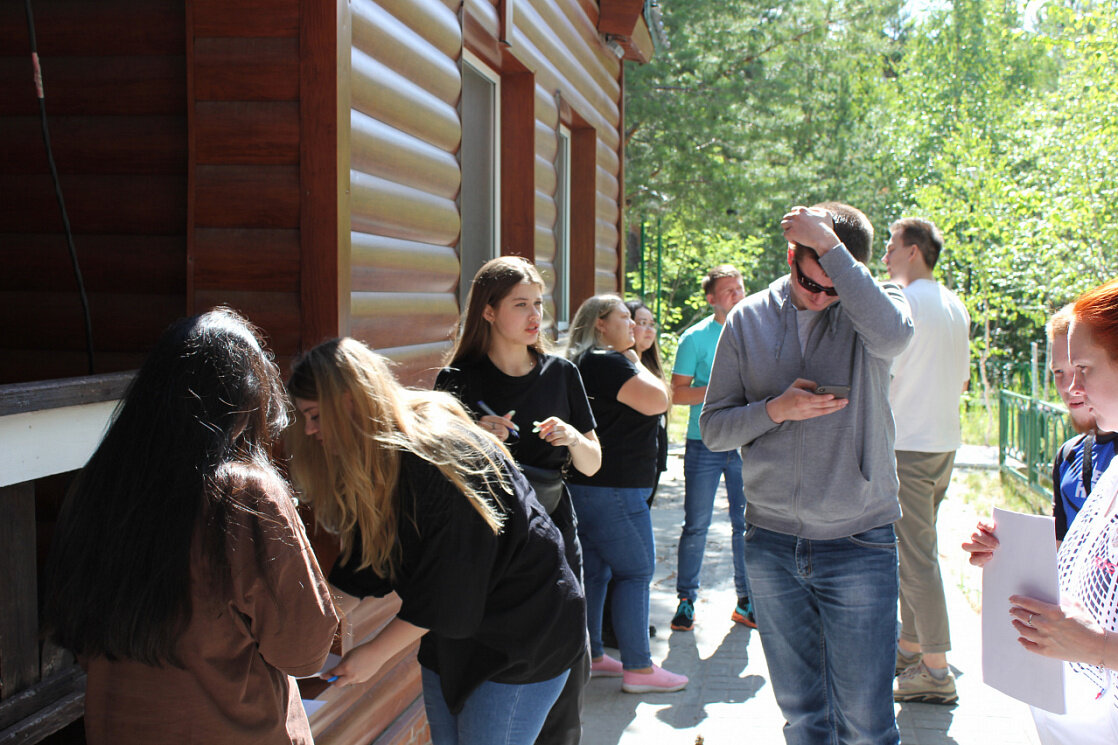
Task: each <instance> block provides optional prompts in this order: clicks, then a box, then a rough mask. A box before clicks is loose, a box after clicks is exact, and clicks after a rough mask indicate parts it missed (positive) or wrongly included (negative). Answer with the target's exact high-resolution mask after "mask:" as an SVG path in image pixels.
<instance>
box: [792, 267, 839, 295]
mask: <svg viewBox="0 0 1118 745" xmlns="http://www.w3.org/2000/svg"><path fill="white" fill-rule="evenodd" d="M792 263H793V264H794V265H795V267H796V280H797V281H798V282H799V283H800V287H802V288H804V289H805V290H807V291H808V292H810V293H811V294H812V295H818V294H819V293H820V292H822V293H823V294H824V295H826V296H827V297H838V290H836V289H835V288H834V287H824V286H823V285H821V284H819V283H818V282H816V281H814V280H812V279H809V278H807V277H805V276H804V272H803V270H802V269H800V262H798V261H794V262H792Z"/></svg>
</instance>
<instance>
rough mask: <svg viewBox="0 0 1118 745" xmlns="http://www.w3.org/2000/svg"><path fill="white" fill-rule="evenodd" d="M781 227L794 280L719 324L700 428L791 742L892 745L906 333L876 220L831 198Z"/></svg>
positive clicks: (908, 322)
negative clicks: (895, 396)
mask: <svg viewBox="0 0 1118 745" xmlns="http://www.w3.org/2000/svg"><path fill="white" fill-rule="evenodd" d="M781 227H782V228H783V230H784V235H785V237H786V238H787V240H788V266H789V267H790V269H791V273H790V274H789V275H786V276H784V277H781V278H780V279H778V280H776V281H775V282H773V283H772V284H770V285H769V287H768V289H767V290H763V291H761V292H758V293H755V294H754V295H751V296H750V297H748V298H746V299H745V300H744V301H743V302H741V303H739V304H738V306H737V307H736V308H735V309H734V310H733V311H732V312H731V313H730V315H729V316H728V317H727V319H726V324H725V327H724V329H723V331H722V336H721V338H720V339H719V342H718V351H717V352H716V354H715V358H714V366H713V368H712V370H711V376H710V383H709V386H708V388H707V394H706V402H705V404H704V406H703V413H702V415H701V417H700V420H699V425H700V430H701V433H702V438H703V442H704V443H705V444H706V445H707V447H709V448H710V449H711V450H714V451H725V450H731V449H734V448H741V456H742V461H743V467H742V476H743V480H744V482H745V493H746V494H749V495H750V499H749V502H748V505H747V507H746V514H745V517H746V523H747V525H748V528H747V531H746V548H745V554H746V565H747V566H748V571H749V581H750V585H751V588H752V592H753V600H754V604H755V610H756V616H757V624H758V628H759V630H760V635H761V644H762V646H763V647H764V650H765V658H766V659H767V660H768V664H769V677H770V678H771V680H772V684H773V691H774V693H775V694H776V699H777V702H778V703H779V704H780V707H781V711H782V713H783V714H784V717H785V718H786V719H787V720H788V723H787V724H786V725H785V727H784V736H785V739H786V740H787V742H788V743H789V745H808V744H809V743H811V744H814V743H822V742H828V743H831V742H840V743H859V744H868V743H873V744H874V745H895V744H896V743H898V742H899V740H900V737H899V734H898V731H897V725H896V720H895V718H894V716H893V672H894V665H895V662H896V660H895V655H896V635H895V632H896V626H895V624H896V608H897V548H896V536H895V533H894V531H893V523H894V522H895V521H896V520H897V518H899V517H900V514H901V511H900V506H899V504H898V502H897V471H896V462H895V460H894V455H893V438H894V429H893V417H892V413H891V412H890V410H889V368H890V363H891V362H892V359H893V357H895V356H896V355H897V354H899V353H900V352H901V351H902V350H903V349H904V348H905V345H907V344H908V342H909V339H911V338H912V334H913V323H912V317H911V314H910V312H909V307H908V303H907V301H906V300H905V296H904V293H903V292H902V291H901V288H900V287H898V286H896V285H891V284H884V285H883V284H878V283H877V282H876V281H874V279H873V277H872V276H870V273H869V270H868V269H867V268H866V264H867V262H868V261H869V259H870V246H871V245H872V243H873V226H872V225H871V224H870V222H869V220H868V219H867V218H866V216H865V215H864V214H862V213H861V212H860V211H858V210H856V209H854V208H853V207H850V206H848V205H843V204H838V203H834V202H829V203H824V204H821V205H817V206H815V207H812V208H810V209H808V208H804V207H795V208H793V209H792V211H791V212H789V213H788V214H787V215H785V216H784V218H783V220H782V221H781Z"/></svg>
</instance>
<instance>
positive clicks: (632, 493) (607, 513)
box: [567, 484, 656, 670]
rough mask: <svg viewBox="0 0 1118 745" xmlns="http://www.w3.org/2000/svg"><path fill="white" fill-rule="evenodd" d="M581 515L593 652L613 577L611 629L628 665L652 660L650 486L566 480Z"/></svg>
mask: <svg viewBox="0 0 1118 745" xmlns="http://www.w3.org/2000/svg"><path fill="white" fill-rule="evenodd" d="M567 488H568V489H569V490H570V492H571V498H572V499H573V500H574V504H575V513H576V514H577V515H578V537H579V540H580V541H581V542H582V559H583V571H584V572H585V576H586V588H585V589H586V626H587V629H588V630H589V631H590V655H591V656H592V657H594V658H597V657H601V656H602V609H603V607H604V606H605V602H606V585H607V584H608V583H609V579H610V577H611V576H612V577H613V606H612V610H613V631H614V633H615V634H617V643H618V645H619V646H620V648H621V664H622V665H623V666H624V667H625V669H626V670H640V669H642V668H646V667H648V666H649V665H651V664H652V657H651V655H650V654H649V650H648V586H649V583H650V582H651V581H652V571H653V569H654V568H655V566H656V548H655V546H654V544H653V540H652V516H651V515H650V514H649V511H648V502H647V501H646V500H647V499H648V495H649V493H651V491H652V487H648V488H639V489H637V488H621V487H606V486H584V485H580V484H568V485H567Z"/></svg>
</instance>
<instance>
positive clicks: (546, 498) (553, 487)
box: [518, 463, 563, 515]
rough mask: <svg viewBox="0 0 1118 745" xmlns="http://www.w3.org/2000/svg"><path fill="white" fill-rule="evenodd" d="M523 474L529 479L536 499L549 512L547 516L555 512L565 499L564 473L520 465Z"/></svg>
mask: <svg viewBox="0 0 1118 745" xmlns="http://www.w3.org/2000/svg"><path fill="white" fill-rule="evenodd" d="M518 465H519V467H520V471H521V473H523V474H524V477H525V478H526V479H528V483H530V484H531V485H532V488H533V489H534V490H535V492H536V499H538V500H540V504H542V505H543V508H544V509H545V510H547V514H549V515H550V514H551V513H552V512H554V511H555V508H556V507H558V506H559V500H560V499H562V498H563V472H562V471H560V470H558V469H554V468H536V467H535V466H526V465H524V464H523V463H520V464H518Z"/></svg>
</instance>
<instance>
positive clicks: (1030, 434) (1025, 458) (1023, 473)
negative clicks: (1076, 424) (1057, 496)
mask: <svg viewBox="0 0 1118 745" xmlns="http://www.w3.org/2000/svg"><path fill="white" fill-rule="evenodd" d="M998 425H999V426H998V463H999V464H1000V466H1001V470H1002V473H1006V474H1010V475H1012V476H1014V477H1016V478H1018V479H1020V480H1021V481H1023V482H1025V483H1026V484H1028V486H1029V488H1030V489H1032V490H1033V491H1035V492H1036V493H1038V494H1040V495H1041V496H1042V497H1045V498H1046V499H1047V498H1049V497H1050V496H1051V494H1052V460H1053V458H1055V457H1056V451H1057V450H1058V449H1059V447H1060V445H1061V444H1062V443H1063V442H1064V440H1066V439H1067V438H1069V437H1071V436H1072V434H1074V430H1072V428H1071V423H1070V422H1069V421H1068V416H1067V410H1066V409H1065V408H1064V407H1062V406H1057V405H1055V404H1051V403H1049V402H1047V401H1041V400H1040V399H1037V398H1030V397H1029V396H1022V395H1020V394H1017V393H1012V392H1010V391H1006V390H1002V391H1000V392H999V393H998Z"/></svg>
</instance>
